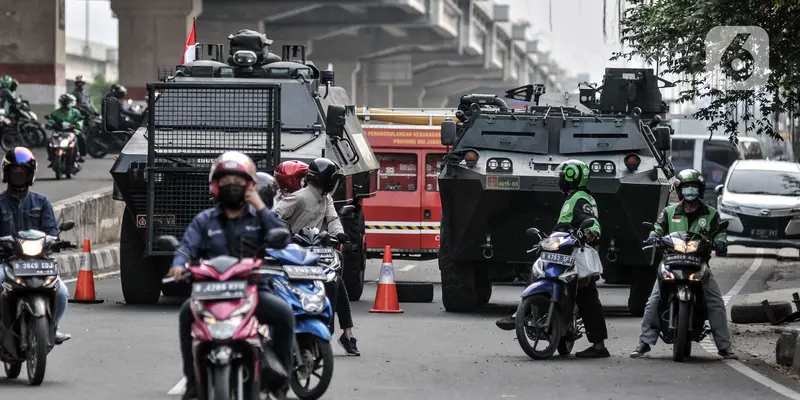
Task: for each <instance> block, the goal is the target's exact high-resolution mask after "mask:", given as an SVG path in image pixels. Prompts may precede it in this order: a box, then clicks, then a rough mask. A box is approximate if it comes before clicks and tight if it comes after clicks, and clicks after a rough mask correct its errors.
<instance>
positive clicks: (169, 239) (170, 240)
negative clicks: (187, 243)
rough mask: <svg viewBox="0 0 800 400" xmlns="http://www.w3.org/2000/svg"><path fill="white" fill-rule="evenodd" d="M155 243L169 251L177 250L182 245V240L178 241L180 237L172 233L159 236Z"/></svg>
mask: <svg viewBox="0 0 800 400" xmlns="http://www.w3.org/2000/svg"><path fill="white" fill-rule="evenodd" d="M155 243H156V245H157V246H158V247H160V248H162V249H164V250H167V251H175V250H177V249H178V247H180V246H181V244H180V242H178V239H177V238H175V236H172V235H164V236H159V237H158V238H157V239H156V242H155Z"/></svg>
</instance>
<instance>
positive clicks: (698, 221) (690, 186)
mask: <svg viewBox="0 0 800 400" xmlns="http://www.w3.org/2000/svg"><path fill="white" fill-rule="evenodd" d="M677 178H678V186H677V187H676V190H677V192H678V199H679V200H680V202H678V203H677V204H674V205H671V206H667V207H666V208H665V209H664V210H663V211H661V214H660V215H659V216H658V219H657V220H656V223H655V226H654V230H653V232H650V237H649V238H648V239H647V242H648V244H652V243H654V242H655V241H656V239H657V238H658V237H659V236H663V235H667V234H669V233H671V232H690V233H695V234H699V233H700V232H704V231H705V232H714V231H716V230H717V229H718V228H719V222H720V218H719V214H718V213H717V210H716V209H714V207H711V206H708V205H706V204H704V203H703V201H702V199H703V192H705V189H706V184H705V179H703V176H702V175H701V174H700V172H699V171H697V170H694V169H685V170H683V171H681V172H680V173H679V174H678V177H677ZM712 240H713V241H714V250H715V252H716V253H717V255H725V254H727V252H728V237H727V235H726V234H725V232H720V233H718V234H717V235H716V236H714V237H713V238H712ZM703 289H704V290H705V297H706V306H707V308H708V322H709V324H710V325H711V332H712V334H713V336H714V344H716V346H717V350H718V351H719V355H720V356H722V357H724V358H727V359H737V358H738V356H737V355H736V354H735V353H734V352H733V351H732V350H731V334H730V331H728V315H727V311H726V310H725V301H724V300H723V299H722V293H721V292H720V289H719V285H717V281H716V279H714V276H713V274H712V273H711V271H708V274H706V279H705V281H704V282H703ZM659 290H660V285H659V282H658V281H656V283H655V285H653V291H652V293H651V294H650V298H649V299H648V300H647V306H646V307H645V309H644V317H643V318H642V334H641V335H639V345H638V346H636V349H635V350H634V351H633V352H632V353H631V357H632V358H637V357H641V356H643V355H644V354H646V353H647V352H649V351H650V346H654V345H655V344H656V342H657V341H658V332H659V330H660V327H659V325H660V324H659V321H658V304H659V302H660V298H661V296H660V293H659Z"/></svg>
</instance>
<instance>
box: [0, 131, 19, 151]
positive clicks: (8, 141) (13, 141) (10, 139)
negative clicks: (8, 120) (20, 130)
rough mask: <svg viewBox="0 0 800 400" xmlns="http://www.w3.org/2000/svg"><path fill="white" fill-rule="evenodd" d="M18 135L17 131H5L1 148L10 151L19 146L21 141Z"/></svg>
mask: <svg viewBox="0 0 800 400" xmlns="http://www.w3.org/2000/svg"><path fill="white" fill-rule="evenodd" d="M16 136H17V135H16V133H12V132H11V131H10V130H6V131H5V132H3V136H0V148H2V149H3V151H9V150H11V149H13V148H14V147H17V145H18V144H19V141H18V140H17V137H16Z"/></svg>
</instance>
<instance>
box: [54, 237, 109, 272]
mask: <svg viewBox="0 0 800 400" xmlns="http://www.w3.org/2000/svg"><path fill="white" fill-rule="evenodd" d="M82 257H83V253H82V252H81V251H71V252H68V253H62V254H56V255H55V259H56V261H58V264H59V267H60V269H61V270H60V276H61V279H72V278H77V277H78V270H80V267H81V258H82ZM91 266H92V271H93V272H94V274H95V275H98V274H102V273H108V272H114V271H117V270H119V245H108V246H103V247H100V248H97V249H94V250H92V253H91Z"/></svg>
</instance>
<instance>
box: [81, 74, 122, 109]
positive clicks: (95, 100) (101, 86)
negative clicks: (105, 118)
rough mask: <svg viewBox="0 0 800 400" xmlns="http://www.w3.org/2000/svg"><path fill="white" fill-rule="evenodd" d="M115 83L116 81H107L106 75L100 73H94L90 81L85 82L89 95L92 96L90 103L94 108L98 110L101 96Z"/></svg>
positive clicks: (101, 100) (101, 99)
mask: <svg viewBox="0 0 800 400" xmlns="http://www.w3.org/2000/svg"><path fill="white" fill-rule="evenodd" d="M117 83H118V82H116V81H113V82H112V81H107V80H106V77H105V76H103V75H102V74H95V75H94V79H93V80H92V82H91V83H87V84H86V89H87V90H88V92H89V95H90V96H92V105H93V106H94V108H95V109H97V110H100V106H101V104H102V102H103V96H105V94H106V93H108V88H109V87H110V86H111V85H114V84H117Z"/></svg>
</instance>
